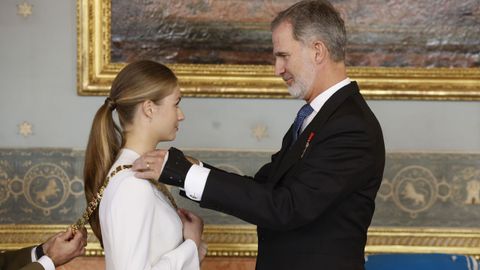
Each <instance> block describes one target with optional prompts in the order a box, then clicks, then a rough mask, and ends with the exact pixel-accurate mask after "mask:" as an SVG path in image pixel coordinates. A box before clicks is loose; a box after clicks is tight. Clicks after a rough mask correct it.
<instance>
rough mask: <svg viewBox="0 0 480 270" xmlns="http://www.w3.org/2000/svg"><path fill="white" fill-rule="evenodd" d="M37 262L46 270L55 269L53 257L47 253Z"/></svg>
mask: <svg viewBox="0 0 480 270" xmlns="http://www.w3.org/2000/svg"><path fill="white" fill-rule="evenodd" d="M37 262H38V263H40V264H41V265H42V266H43V268H45V270H55V265H54V264H53V261H52V259H50V257H48V256H47V255H43V256H42V257H41V258H40V259H38V261H37Z"/></svg>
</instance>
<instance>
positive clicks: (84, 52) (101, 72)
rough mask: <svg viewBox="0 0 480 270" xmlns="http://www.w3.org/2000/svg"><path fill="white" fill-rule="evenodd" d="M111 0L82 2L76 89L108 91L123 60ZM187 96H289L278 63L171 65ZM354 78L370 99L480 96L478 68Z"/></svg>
mask: <svg viewBox="0 0 480 270" xmlns="http://www.w3.org/2000/svg"><path fill="white" fill-rule="evenodd" d="M110 18H111V0H78V1H77V45H78V47H77V92H78V94H79V95H86V96H96V95H106V94H107V93H108V91H109V86H110V84H111V82H112V80H113V78H114V76H115V74H117V72H118V71H119V70H120V69H121V68H122V67H123V64H119V63H111V61H110V59H111V58H110V40H111V33H110ZM171 67H172V68H173V69H174V71H175V73H176V74H177V75H178V77H179V79H180V81H181V85H182V92H183V94H184V96H191V97H222V98H225V97H234V98H288V97H289V95H288V92H287V91H286V88H285V86H284V83H283V82H282V81H281V80H280V79H279V78H276V77H274V76H273V67H270V66H260V65H189V64H174V65H171ZM348 73H349V76H350V77H351V78H353V79H355V80H357V81H358V82H359V84H360V85H361V88H362V93H363V94H364V95H365V96H366V97H367V98H369V99H403V100H480V69H478V68H451V69H450V68H428V69H427V68H381V67H378V68H374V67H353V68H349V70H348Z"/></svg>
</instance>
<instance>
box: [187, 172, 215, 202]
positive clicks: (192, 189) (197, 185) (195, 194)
mask: <svg viewBox="0 0 480 270" xmlns="http://www.w3.org/2000/svg"><path fill="white" fill-rule="evenodd" d="M202 165H203V164H202ZM208 174H210V169H208V168H204V167H202V166H199V165H192V167H190V169H189V170H188V172H187V176H186V177H185V193H186V194H187V197H188V198H190V199H192V200H194V201H200V200H202V195H203V190H204V189H205V184H206V183H207V178H208Z"/></svg>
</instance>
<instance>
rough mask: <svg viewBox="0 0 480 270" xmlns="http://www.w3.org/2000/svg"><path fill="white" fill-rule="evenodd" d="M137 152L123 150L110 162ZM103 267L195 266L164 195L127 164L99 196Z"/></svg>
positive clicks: (191, 246) (193, 250) (191, 245)
mask: <svg viewBox="0 0 480 270" xmlns="http://www.w3.org/2000/svg"><path fill="white" fill-rule="evenodd" d="M138 157H139V155H138V154H137V153H136V152H134V151H132V150H129V149H122V150H121V152H120V155H119V157H118V159H117V161H116V162H115V164H114V165H113V166H112V169H111V170H113V169H114V168H116V167H117V166H118V165H128V164H132V163H133V162H134V161H135V160H136V159H137V158H138ZM99 213H100V227H101V230H102V237H103V245H104V251H105V263H106V270H143V269H159V270H160V269H162V270H166V269H172V270H173V269H178V270H180V269H182V270H198V269H200V266H199V259H198V251H197V247H196V245H195V242H194V241H193V240H190V239H187V240H185V241H184V240H183V225H182V221H181V220H180V217H179V216H178V214H177V212H176V210H175V209H174V208H173V207H172V205H171V204H170V202H169V201H168V198H167V197H166V196H165V195H163V194H162V193H161V192H160V191H158V190H157V189H156V188H155V186H154V185H152V184H151V183H150V182H148V181H146V180H143V179H139V178H136V177H135V176H134V172H133V171H131V170H130V169H126V170H123V171H121V172H119V173H117V174H116V175H115V176H114V177H112V178H111V179H110V182H109V183H108V185H107V188H106V189H105V191H104V193H103V198H102V200H101V201H100V208H99Z"/></svg>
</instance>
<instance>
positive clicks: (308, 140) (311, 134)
mask: <svg viewBox="0 0 480 270" xmlns="http://www.w3.org/2000/svg"><path fill="white" fill-rule="evenodd" d="M314 136H315V133H314V132H313V131H312V132H310V135H308V139H307V143H306V144H305V148H303V152H302V155H300V158H303V155H305V151H307V148H308V146H309V145H310V142H311V141H312V139H313V137H314Z"/></svg>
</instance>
